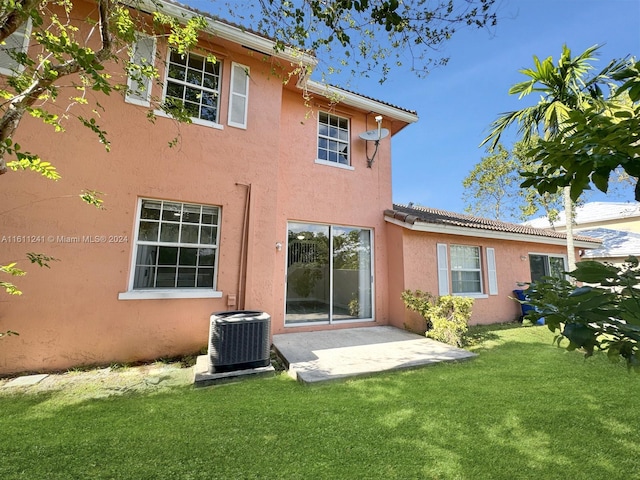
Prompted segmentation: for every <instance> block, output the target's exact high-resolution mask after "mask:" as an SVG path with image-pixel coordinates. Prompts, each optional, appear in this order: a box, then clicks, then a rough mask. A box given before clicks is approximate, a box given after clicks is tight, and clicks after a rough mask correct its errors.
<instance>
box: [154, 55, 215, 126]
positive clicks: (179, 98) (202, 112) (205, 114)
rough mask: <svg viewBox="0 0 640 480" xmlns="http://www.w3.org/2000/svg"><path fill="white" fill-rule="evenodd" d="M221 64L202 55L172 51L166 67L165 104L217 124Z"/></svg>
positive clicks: (193, 116)
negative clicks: (175, 106)
mask: <svg viewBox="0 0 640 480" xmlns="http://www.w3.org/2000/svg"><path fill="white" fill-rule="evenodd" d="M221 70H222V69H221V62H219V61H217V62H215V63H213V62H210V61H208V60H207V59H206V58H205V57H203V56H202V55H197V54H195V53H191V52H186V53H184V54H180V53H178V52H176V51H173V50H171V51H170V52H169V61H168V64H167V74H166V79H165V91H164V101H165V103H166V104H168V105H171V104H177V105H183V106H184V108H185V110H186V111H187V112H188V113H189V116H191V117H192V118H196V119H200V120H204V121H206V122H211V123H216V124H217V123H219V106H220V78H221V76H220V75H221Z"/></svg>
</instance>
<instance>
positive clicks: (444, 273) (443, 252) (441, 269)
mask: <svg viewBox="0 0 640 480" xmlns="http://www.w3.org/2000/svg"><path fill="white" fill-rule="evenodd" d="M437 248H438V295H440V296H442V295H449V261H448V259H447V245H446V244H444V243H438V245H437Z"/></svg>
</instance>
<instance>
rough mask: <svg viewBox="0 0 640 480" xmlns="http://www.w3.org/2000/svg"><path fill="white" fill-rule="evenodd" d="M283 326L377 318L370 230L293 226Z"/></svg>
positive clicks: (290, 231)
mask: <svg viewBox="0 0 640 480" xmlns="http://www.w3.org/2000/svg"><path fill="white" fill-rule="evenodd" d="M287 237H288V238H287V287H286V288H287V290H286V315H285V324H287V325H296V324H299V325H305V324H309V323H337V322H341V321H356V320H368V319H373V288H372V287H373V269H372V257H371V253H372V248H371V243H372V238H371V237H372V236H371V230H369V229H361V228H355V227H342V226H333V225H318V224H307V223H297V222H290V223H289V225H288V235H287Z"/></svg>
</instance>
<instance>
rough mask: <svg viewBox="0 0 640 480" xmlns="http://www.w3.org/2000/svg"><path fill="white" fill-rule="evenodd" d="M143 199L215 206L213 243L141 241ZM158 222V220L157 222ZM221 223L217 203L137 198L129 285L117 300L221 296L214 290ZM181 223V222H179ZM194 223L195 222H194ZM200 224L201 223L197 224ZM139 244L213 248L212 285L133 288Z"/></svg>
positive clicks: (220, 211)
mask: <svg viewBox="0 0 640 480" xmlns="http://www.w3.org/2000/svg"><path fill="white" fill-rule="evenodd" d="M144 200H150V201H157V202H166V203H180V204H181V205H199V206H204V207H215V208H217V209H218V222H217V224H216V225H215V226H216V238H215V240H214V242H215V243H214V244H195V243H180V242H162V241H160V240H159V239H158V240H157V241H155V242H148V241H141V240H139V238H138V237H139V233H140V221H141V218H140V217H141V213H142V203H143V201H144ZM158 223H160V221H159V222H158ZM221 224H222V208H221V207H220V206H218V205H204V204H200V203H195V202H178V201H172V200H160V199H152V198H146V197H145V198H139V199H138V206H137V209H136V224H135V231H134V243H133V252H132V255H131V268H130V272H129V286H128V290H127V291H126V292H121V293H119V294H118V299H119V300H144V299H171V298H221V297H222V292H221V291H217V290H216V285H217V277H218V262H219V258H220V255H219V248H218V247H219V243H220V227H221ZM180 225H182V222H181V223H180ZM194 225H195V224H194ZM197 225H202V224H197ZM139 245H159V246H172V247H180V246H183V247H189V248H213V249H215V250H216V255H215V261H214V265H213V285H212V287H172V288H162V287H152V288H134V284H135V274H136V264H137V255H138V246H139Z"/></svg>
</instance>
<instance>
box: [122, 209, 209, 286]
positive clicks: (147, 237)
mask: <svg viewBox="0 0 640 480" xmlns="http://www.w3.org/2000/svg"><path fill="white" fill-rule="evenodd" d="M219 226H220V209H219V207H216V206H211V205H197V204H192V203H179V202H168V201H162V200H151V199H142V200H141V204H140V213H139V218H138V229H137V238H136V245H135V248H136V251H135V265H134V274H133V286H132V289H133V290H137V289H157V288H164V289H166V288H170V289H172V288H175V289H179V288H208V289H215V283H216V282H215V279H216V274H215V273H216V272H215V270H216V265H217V251H218V231H219Z"/></svg>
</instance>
